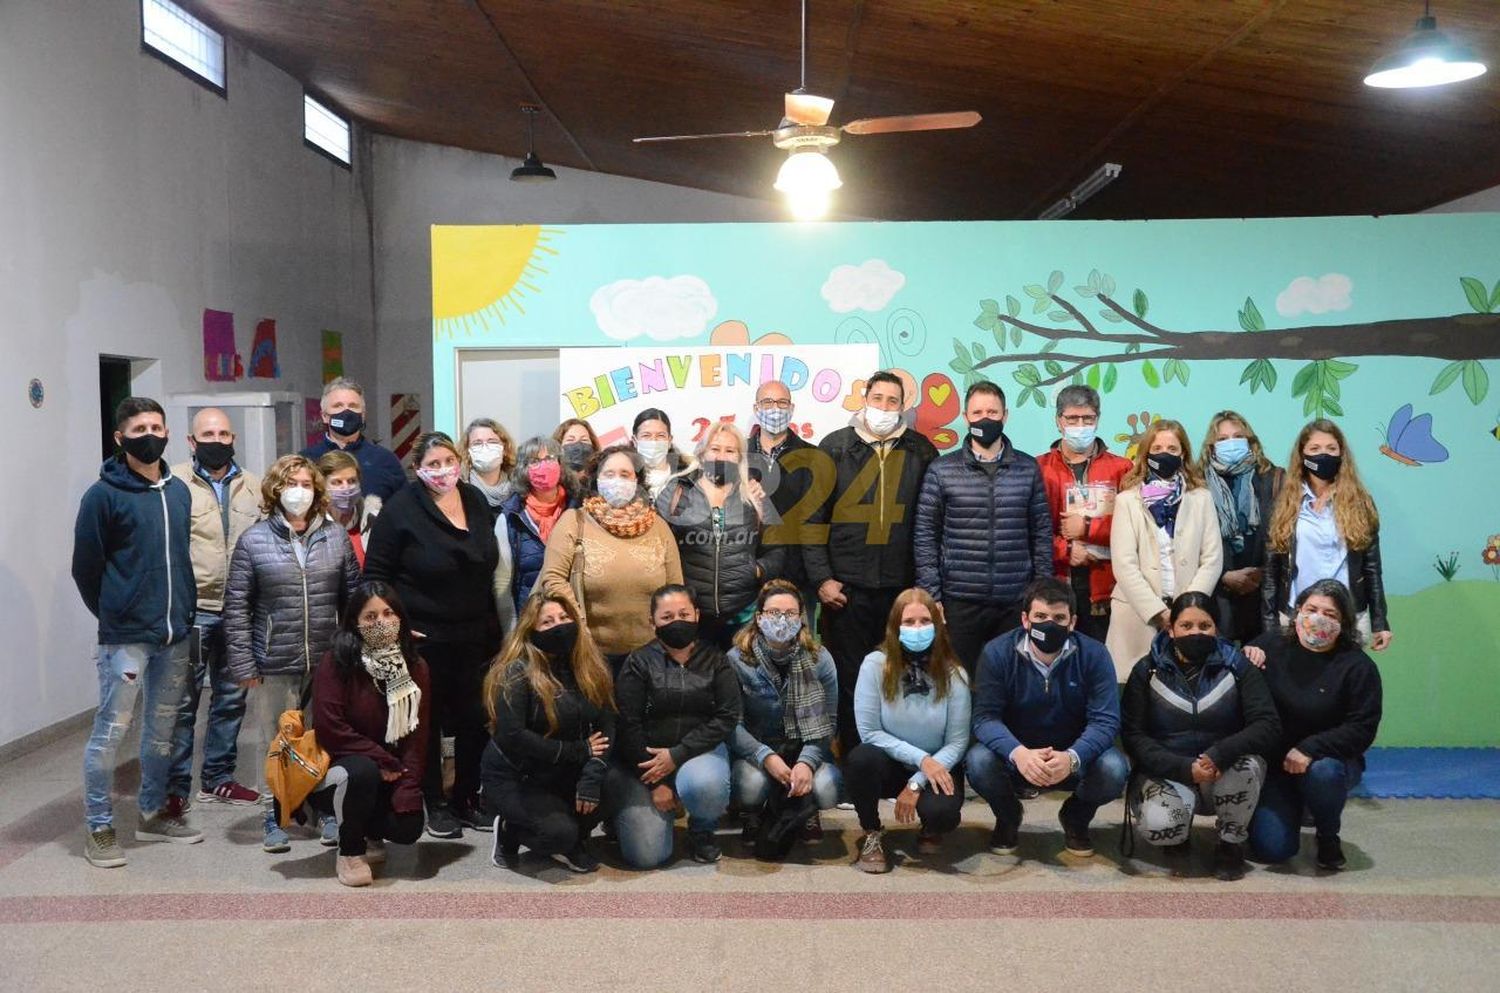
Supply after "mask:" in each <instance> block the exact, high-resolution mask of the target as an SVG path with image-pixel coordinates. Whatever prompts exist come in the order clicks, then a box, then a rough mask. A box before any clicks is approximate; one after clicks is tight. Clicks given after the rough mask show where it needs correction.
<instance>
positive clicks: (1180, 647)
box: [1172, 634, 1219, 665]
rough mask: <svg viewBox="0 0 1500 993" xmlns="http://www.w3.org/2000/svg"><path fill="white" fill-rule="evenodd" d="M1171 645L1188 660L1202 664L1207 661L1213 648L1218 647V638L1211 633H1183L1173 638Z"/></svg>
mask: <svg viewBox="0 0 1500 993" xmlns="http://www.w3.org/2000/svg"><path fill="white" fill-rule="evenodd" d="M1172 647H1173V648H1175V649H1177V654H1178V655H1181V656H1182V657H1183V658H1185V659H1187V660H1188V661H1189V662H1191V663H1193V664H1194V665H1202V664H1203V663H1205V662H1207V661H1208V657H1209V656H1210V655H1212V654H1213V653H1214V649H1216V648H1218V647H1219V639H1218V638H1216V637H1214V636H1213V635H1211V634H1185V635H1183V636H1182V637H1180V638H1173V639H1172Z"/></svg>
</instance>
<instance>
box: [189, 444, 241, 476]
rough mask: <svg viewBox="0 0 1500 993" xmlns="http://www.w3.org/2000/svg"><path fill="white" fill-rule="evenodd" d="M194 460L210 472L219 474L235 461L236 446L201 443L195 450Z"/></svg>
mask: <svg viewBox="0 0 1500 993" xmlns="http://www.w3.org/2000/svg"><path fill="white" fill-rule="evenodd" d="M193 458H195V459H197V460H198V464H199V465H201V466H202V467H203V468H205V469H207V470H208V471H209V472H218V471H219V470H220V469H222V468H224V467H225V466H226V465H228V464H229V463H231V462H233V461H234V446H233V445H228V444H225V443H224V442H222V441H200V442H197V443H196V445H195V446H194V448H193Z"/></svg>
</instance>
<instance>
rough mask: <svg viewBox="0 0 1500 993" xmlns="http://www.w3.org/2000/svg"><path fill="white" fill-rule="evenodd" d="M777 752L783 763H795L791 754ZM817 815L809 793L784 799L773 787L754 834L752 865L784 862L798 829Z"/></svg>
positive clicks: (776, 785) (775, 785) (784, 794)
mask: <svg viewBox="0 0 1500 993" xmlns="http://www.w3.org/2000/svg"><path fill="white" fill-rule="evenodd" d="M777 752H778V754H781V753H783V752H785V753H786V754H781V758H782V760H783V761H789V762H795V761H796V758H797V756H796V751H794V750H790V749H777ZM817 812H818V801H817V798H816V797H815V796H814V795H813V794H812V793H811V792H808V793H806V794H804V795H802V796H798V797H794V796H788V795H787V791H786V790H785V789H783V788H781V784H779V783H773V784H772V786H771V795H770V796H769V797H768V798H767V799H766V805H765V807H764V808H762V810H761V813H760V824H759V826H758V827H757V829H756V832H755V846H754V847H755V859H756V861H758V862H780V861H781V860H783V859H785V858H786V857H787V855H788V854H790V853H791V850H792V846H793V845H795V844H796V843H797V838H798V837H799V836H800V834H801V831H802V826H803V825H804V824H806V823H807V821H808V818H810V817H812V815H813V814H816V813H817Z"/></svg>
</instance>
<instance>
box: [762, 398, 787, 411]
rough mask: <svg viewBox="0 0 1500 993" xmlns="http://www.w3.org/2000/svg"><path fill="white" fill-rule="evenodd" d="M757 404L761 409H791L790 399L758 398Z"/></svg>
mask: <svg viewBox="0 0 1500 993" xmlns="http://www.w3.org/2000/svg"><path fill="white" fill-rule="evenodd" d="M755 406H756V407H757V408H758V409H760V410H791V409H792V401H790V400H758V401H756V404H755Z"/></svg>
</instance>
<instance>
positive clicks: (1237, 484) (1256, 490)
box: [1198, 410, 1286, 644]
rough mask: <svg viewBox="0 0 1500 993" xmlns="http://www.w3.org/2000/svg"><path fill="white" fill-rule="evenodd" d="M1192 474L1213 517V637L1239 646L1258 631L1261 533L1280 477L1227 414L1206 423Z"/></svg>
mask: <svg viewBox="0 0 1500 993" xmlns="http://www.w3.org/2000/svg"><path fill="white" fill-rule="evenodd" d="M1198 470H1199V471H1200V472H1202V473H1203V478H1204V480H1205V482H1207V484H1208V491H1209V492H1210V493H1211V494H1213V498H1214V508H1215V509H1216V510H1217V511H1218V514H1219V537H1220V540H1221V542H1222V544H1223V554H1224V573H1223V575H1221V576H1220V577H1219V585H1218V588H1217V589H1216V590H1215V598H1216V600H1217V610H1218V617H1217V621H1218V624H1219V633H1220V634H1221V635H1222V636H1223V637H1225V638H1227V639H1229V640H1230V641H1235V642H1240V643H1242V644H1243V643H1245V642H1248V641H1250V640H1251V639H1253V638H1255V637H1258V636H1259V635H1260V632H1261V617H1260V607H1261V604H1260V601H1261V594H1260V585H1261V580H1262V579H1264V578H1265V572H1264V569H1263V568H1262V566H1263V565H1264V564H1265V559H1266V532H1267V531H1268V530H1269V529H1270V524H1271V508H1272V507H1274V506H1275V505H1276V498H1277V496H1278V495H1280V493H1281V484H1282V483H1283V482H1284V481H1285V479H1286V473H1284V472H1283V471H1282V470H1281V469H1279V468H1277V467H1276V466H1275V465H1274V464H1272V462H1271V460H1270V459H1268V458H1266V453H1265V451H1264V450H1263V449H1262V448H1261V444H1260V439H1259V438H1258V437H1256V435H1255V431H1254V430H1252V429H1251V427H1250V422H1249V421H1247V420H1245V418H1244V417H1243V416H1241V415H1240V414H1238V413H1236V412H1234V411H1232V410H1221V411H1219V412H1218V413H1217V414H1215V415H1214V416H1213V417H1210V418H1209V419H1208V434H1207V436H1205V437H1204V439H1203V448H1202V449H1201V450H1200V451H1199V453H1198Z"/></svg>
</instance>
